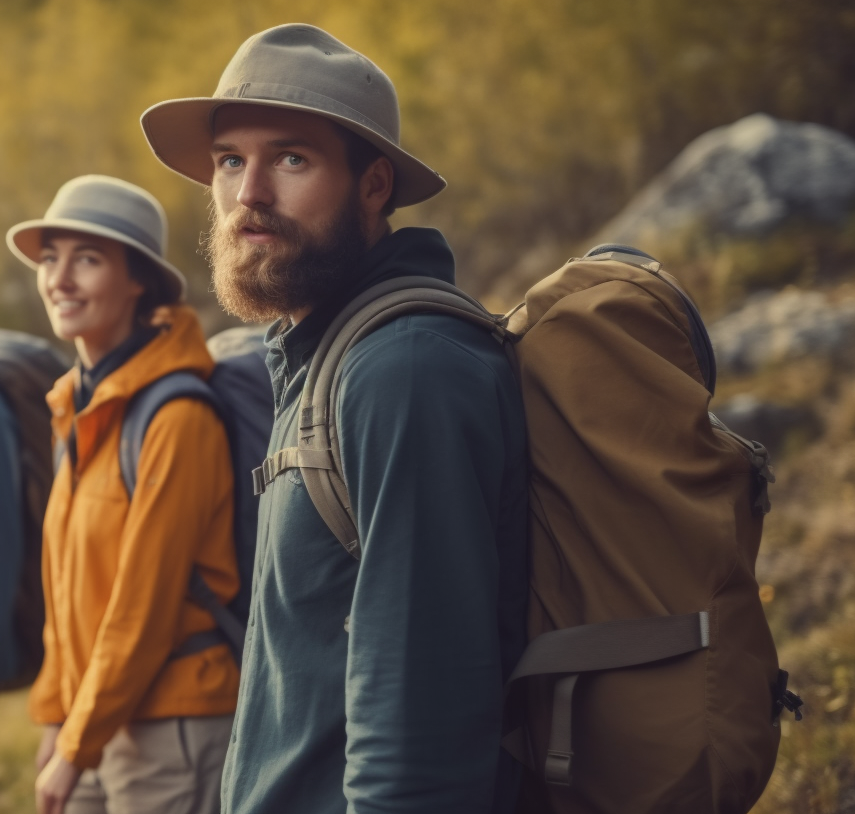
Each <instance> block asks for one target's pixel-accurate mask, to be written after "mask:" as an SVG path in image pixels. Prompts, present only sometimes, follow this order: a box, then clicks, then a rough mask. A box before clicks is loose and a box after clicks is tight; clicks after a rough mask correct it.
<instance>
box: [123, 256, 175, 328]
mask: <svg viewBox="0 0 855 814" xmlns="http://www.w3.org/2000/svg"><path fill="white" fill-rule="evenodd" d="M125 258H126V260H127V263H128V274H130V275H131V279H133V280H136V282H138V283H139V284H140V285H141V286H142V287H143V288H144V289H145V290H144V291H143V293H142V294H141V295H140V298H139V300H137V316H138V317H144V316H148V315H149V314H150V313H151V312H152V311H153V310H154V309H155V308H157V307H158V306H159V305H171V304H172V303H174V302H177V301H178V296H177V294H176V292H175V288H174V286H170V285H169V283H168V282H167V279H166V272H165V271H163V269H161V268H160V266H158V265H157V263H155V262H154V261H153V260H151V259H150V258H148V257H146V256H145V255H144V254H143V253H142V252H141V251H139V249H135V248H134V247H133V246H128V245H125Z"/></svg>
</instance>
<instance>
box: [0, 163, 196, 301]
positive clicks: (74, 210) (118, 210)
mask: <svg viewBox="0 0 855 814" xmlns="http://www.w3.org/2000/svg"><path fill="white" fill-rule="evenodd" d="M44 229H68V230H70V231H74V232H83V233H85V234H89V235H99V236H101V237H109V238H112V239H113V240H117V241H118V242H119V243H124V244H125V245H126V246H133V248H135V249H137V251H139V252H140V253H141V254H143V255H145V256H146V257H147V258H149V260H151V261H152V265H153V267H155V268H157V269H159V270H161V271H162V272H163V279H164V280H165V281H166V283H167V285H168V287H169V293H170V295H172V296H173V297H174V299H175V300H180V299H182V298H183V297H184V292H185V291H186V289H187V283H186V281H185V279H184V275H183V274H182V273H181V272H180V271H179V270H178V269H177V268H175V266H173V265H172V264H171V263H167V262H166V260H164V258H163V255H164V253H165V251H166V213H165V212H164V211H163V207H162V206H161V205H160V202H159V201H158V200H157V198H155V197H154V196H153V195H151V194H150V193H148V192H146V191H145V190H144V189H142V188H141V187H138V186H134V185H133V184H129V183H128V182H127V181H122V180H120V179H119V178H110V177H109V176H107V175H81V176H80V177H79V178H74V179H72V180H71V181H69V182H68V183H66V184H63V185H62V186H61V187H60V188H59V192H57V193H56V197H55V198H54V199H53V202H52V203H51V205H50V206H49V207H48V210H47V212H45V216H44V217H43V218H41V219H40V220H27V221H24V222H23V223H19V224H17V225H16V226H13V227H12V228H11V229H10V230H9V231H8V232H7V233H6V243H7V244H8V246H9V248H10V249H11V250H12V253H13V254H14V255H15V256H16V257H18V258H19V259H20V260H23V262H24V263H26V264H27V265H28V266H29V267H30V268H32V269H37V268H38V267H39V253H40V252H41V248H42V230H44Z"/></svg>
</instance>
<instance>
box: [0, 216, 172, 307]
mask: <svg viewBox="0 0 855 814" xmlns="http://www.w3.org/2000/svg"><path fill="white" fill-rule="evenodd" d="M45 229H65V230H68V231H69V232H82V233H83V234H87V235H97V236H99V237H108V238H110V239H112V240H115V241H116V242H118V243H123V244H124V245H125V246H132V247H133V248H134V249H136V250H137V251H138V252H140V253H141V254H143V255H145V256H146V257H147V258H148V259H149V260H151V261H152V262H153V263H154V264H155V266H157V267H158V268H159V269H160V270H161V271H163V272H164V279H165V280H166V281H167V282H168V284H169V288H170V291H169V293H170V295H171V296H173V297H174V299H175V301H176V302H177V301H180V300H183V299H184V296H185V294H186V293H187V280H186V279H185V278H184V275H183V274H182V273H181V272H180V271H179V270H178V269H177V268H175V266H173V265H172V264H171V263H168V262H167V261H166V260H164V259H163V258H162V257H161V256H160V255H158V254H157V253H155V252H153V251H152V250H151V249H149V248H148V247H147V246H145V245H143V244H142V243H138V242H137V241H136V240H134V239H133V238H130V237H128V236H127V235H125V234H123V233H122V232H119V231H116V230H115V229H110V228H109V227H107V226H99V225H98V224H95V223H90V222H89V221H85V220H71V219H69V218H43V219H41V220H27V221H24V222H23V223H18V224H16V225H15V226H13V227H12V228H11V229H10V230H9V231H8V232H7V233H6V245H7V246H8V247H9V250H10V251H11V252H12V254H14V255H15V257H17V258H18V259H19V260H20V261H21V262H22V263H24V264H25V265H27V266H29V267H30V268H31V269H33V270H36V269H38V267H39V253H40V252H41V249H42V238H41V235H42V232H43V231H44V230H45Z"/></svg>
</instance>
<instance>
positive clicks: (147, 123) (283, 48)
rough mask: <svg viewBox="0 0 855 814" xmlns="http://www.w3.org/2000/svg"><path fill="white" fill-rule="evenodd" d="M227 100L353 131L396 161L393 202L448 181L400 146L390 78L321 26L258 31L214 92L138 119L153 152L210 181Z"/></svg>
mask: <svg viewBox="0 0 855 814" xmlns="http://www.w3.org/2000/svg"><path fill="white" fill-rule="evenodd" d="M224 104H249V105H265V106H269V107H277V108H286V109H288V110H302V111H305V112H308V113H315V114H317V115H318V116H323V117H325V118H327V119H332V120H333V121H335V122H338V123H339V124H340V125H342V126H343V127H346V128H347V129H348V130H352V131H353V132H354V133H356V134H357V135H360V136H362V138H364V139H365V140H366V141H369V142H370V143H371V144H373V145H374V146H375V147H377V149H379V150H380V151H381V152H382V153H384V154H385V155H386V156H387V157H388V158H389V160H390V161H391V162H392V165H393V166H394V168H395V193H394V200H393V203H394V204H395V206H409V205H410V204H415V203H419V202H420V201H424V200H427V199H428V198H431V197H433V196H434V195H436V194H437V193H438V192H440V191H441V190H442V189H443V188H444V187H445V180H444V179H443V178H442V176H440V175H439V173H437V172H435V171H434V170H432V169H431V168H430V167H428V166H426V165H425V164H422V162H421V161H419V160H418V159H416V158H414V157H413V156H411V155H410V154H409V153H406V152H404V150H402V149H401V147H400V129H401V126H400V115H399V112H398V97H397V95H396V94H395V88H394V86H393V85H392V82H391V81H390V80H389V77H387V76H386V74H384V73H383V71H381V70H380V69H379V68H378V67H377V66H376V65H375V64H374V63H373V62H371V61H370V60H369V59H367V58H366V57H364V56H362V54H359V53H357V52H356V51H354V50H353V49H352V48H348V46H346V45H345V44H344V43H342V42H339V41H338V40H337V39H335V38H334V37H331V36H330V35H329V34H327V33H326V31H322V30H321V29H320V28H315V27H314V26H311V25H304V24H302V23H293V24H290V25H280V26H277V27H276V28H270V29H268V30H267V31H262V32H261V33H260V34H255V35H254V36H252V37H250V38H249V39H248V40H247V41H246V42H245V43H244V44H243V45H241V47H240V48H238V51H237V53H236V54H235V55H234V57H233V58H232V61H231V62H230V63H229V64H228V66H227V67H226V70H225V72H224V73H223V75H222V77H221V78H220V84H219V85H218V86H217V89H216V91H214V95H213V97H203V98H194V99H171V100H169V101H167V102H161V103H160V104H157V105H154V107H150V108H149V109H148V110H146V112H145V113H143V115H142V119H141V122H142V127H143V131H144V132H145V137H146V138H147V139H148V143H149V144H150V145H151V148H152V150H154V154H155V155H156V156H157V157H158V158H159V159H160V160H161V161H162V162H163V163H164V164H166V166H167V167H170V168H171V169H173V170H175V171H176V172H179V173H181V174H182V175H184V176H186V177H187V178H191V179H193V180H194V181H198V182H199V183H201V184H206V185H208V186H210V184H211V179H212V176H213V173H214V165H213V161H212V159H211V154H210V148H211V143H212V142H213V122H214V113H215V111H216V109H217V108H218V107H220V106H222V105H224Z"/></svg>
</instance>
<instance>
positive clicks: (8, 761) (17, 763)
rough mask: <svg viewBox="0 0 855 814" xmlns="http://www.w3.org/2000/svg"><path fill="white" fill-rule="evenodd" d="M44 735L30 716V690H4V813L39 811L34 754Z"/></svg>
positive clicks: (0, 736) (0, 773)
mask: <svg viewBox="0 0 855 814" xmlns="http://www.w3.org/2000/svg"><path fill="white" fill-rule="evenodd" d="M40 737H41V732H40V730H39V727H37V726H35V724H33V723H31V722H30V719H29V718H28V717H27V691H26V690H18V691H17V692H10V693H4V694H0V814H30V812H34V811H35V798H34V796H33V784H34V783H35V780H36V769H35V765H34V763H33V758H34V757H35V754H36V748H37V747H38V744H39V738H40Z"/></svg>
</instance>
